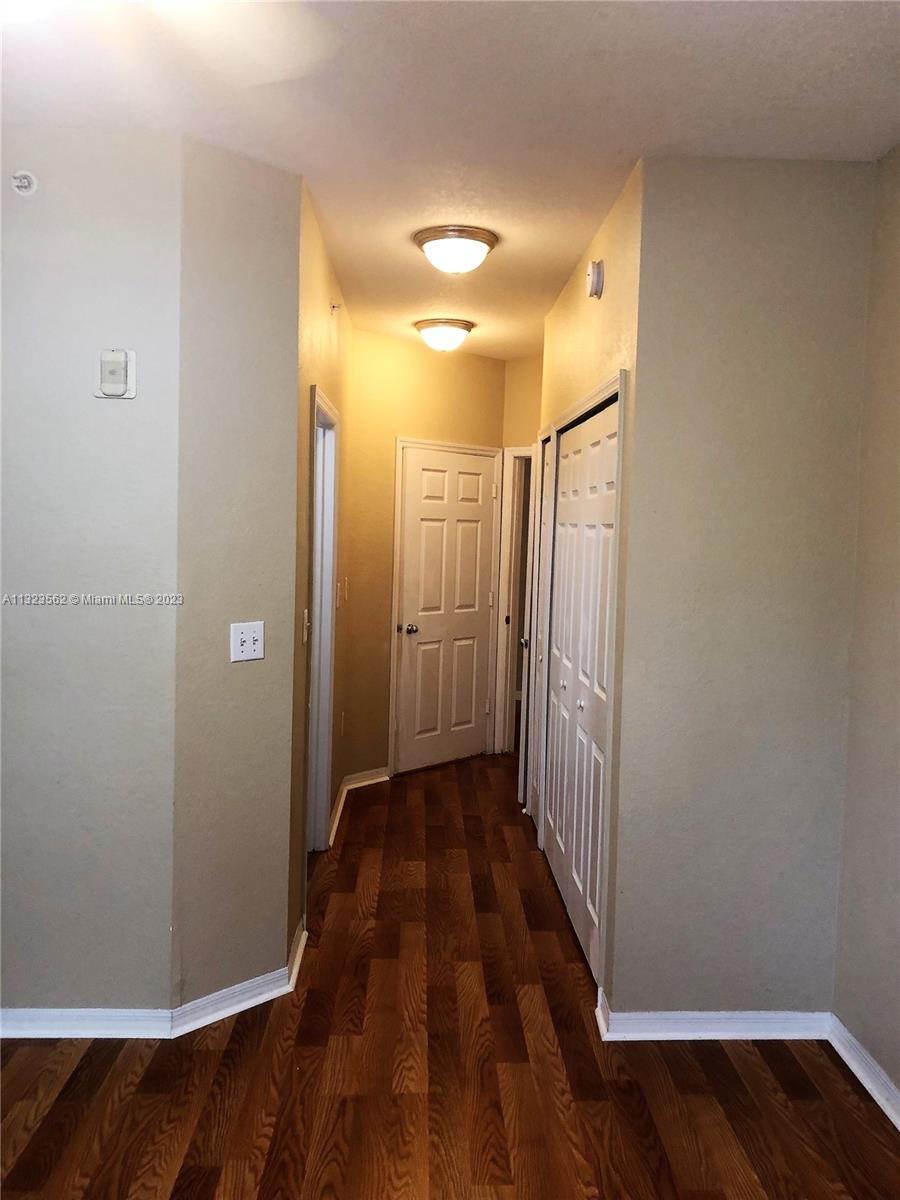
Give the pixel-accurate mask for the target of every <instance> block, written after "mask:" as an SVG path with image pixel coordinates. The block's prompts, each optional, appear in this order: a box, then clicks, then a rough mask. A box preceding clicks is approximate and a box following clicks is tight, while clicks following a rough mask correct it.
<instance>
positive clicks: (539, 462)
mask: <svg viewBox="0 0 900 1200" xmlns="http://www.w3.org/2000/svg"><path fill="white" fill-rule="evenodd" d="M548 444H550V449H551V459H550V467H549V469H548V471H547V475H546V478H545V477H544V451H545V449H546V447H547V445H548ZM532 479H533V481H534V495H533V498H532V504H533V507H534V518H535V519H534V535H533V542H532V548H531V553H532V564H533V566H532V573H531V635H530V636H531V641H532V643H533V646H532V649H534V650H535V651H536V650H537V639H536V632H535V631H536V630H537V629H538V627H540V628H541V630H542V632H543V644H544V649H545V650H546V645H547V629H548V628H549V625H547V628H545V627H544V626H545V624H546V622H545V618H546V613H545V611H544V605H545V604H546V600H547V598H548V595H549V592H548V589H547V586H546V583H545V584H544V586H543V587H542V580H541V564H542V562H543V555H544V547H543V544H542V538H541V517H542V515H543V507H544V496H545V494H548V493H549V494H550V495H553V494H554V490H555V479H556V476H555V471H554V465H553V457H552V444H551V431H550V429H549V427H548V428H546V429H542V430H541V431H540V432H539V433H538V440H537V443H536V445H535V465H534V468H533V471H532ZM549 536H550V539H551V541H550V547H551V549H552V538H553V513H552V512H551V514H550V521H549ZM551 562H552V558H548V564H549V563H551ZM538 667H539V663H538V659H537V656H536V654H532V655H531V656H530V659H529V673H530V674H529V680H528V721H529V738H530V741H531V744H532V745H537V743H538V741H540V740H543V746H542V747H541V748H540V749H539V751H538V755H537V759H536V762H537V764H538V767H539V769H538V772H537V774H538V779H537V796H538V807H537V808H536V809H535V808H534V807H533V805H532V803H531V784H532V780H531V775H530V772H529V771H528V769H527V767H526V772H525V777H524V782H523V787H524V792H525V798H526V803H525V811H526V813H527V814H528V816H530V817H531V820H532V822H533V823H534V827H535V832H536V834H537V840H538V846H539V847H540V848H541V849H542V850H543V848H544V828H543V802H544V771H541V770H540V763H541V760H542V759H543V760H544V763H543V765H544V768H545V769H546V754H547V723H546V721H547V713H546V710H547V697H546V689H542V690H541V691H540V692H539V691H538V679H537V677H538Z"/></svg>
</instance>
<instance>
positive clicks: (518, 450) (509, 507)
mask: <svg viewBox="0 0 900 1200" xmlns="http://www.w3.org/2000/svg"><path fill="white" fill-rule="evenodd" d="M522 462H529V463H531V477H530V480H529V485H528V528H527V531H526V541H525V560H524V562H522V563H521V564H520V569H521V570H522V571H524V573H525V580H526V592H525V633H524V636H525V637H526V638H528V636H529V633H530V628H529V627H530V620H529V617H530V613H529V608H530V599H531V597H530V593H529V587H528V585H529V584H530V582H531V554H532V544H531V542H532V535H533V529H534V527H533V521H534V511H533V507H532V505H533V498H534V447H533V446H511V447H506V448H504V451H503V480H502V483H501V485H500V576H499V578H500V584H499V587H498V589H497V596H498V601H497V621H496V624H497V675H496V681H495V687H494V745H495V747H496V749H497V751H498V752H499V753H501V754H502V753H504V752H505V751H511V750H512V745H511V741H514V739H515V734H513V738H512V739H511V738H510V736H509V733H510V713H509V706H508V700H509V697H510V695H511V693H512V688H511V687H510V679H511V673H512V662H513V653H512V652H513V647H514V639H513V628H512V625H511V624H510V625H507V624H506V616H507V614H509V613H510V612H511V608H512V604H513V600H512V583H513V571H514V567H515V565H516V563H515V557H514V555H515V552H516V550H517V547H518V546H520V545H521V536H520V537H519V538H516V536H515V535H516V533H518V534H519V535H521V532H522V530H521V526H520V525H518V513H519V505H520V504H521V501H522V497H523V495H524V492H525V487H524V479H523V475H524V472H523V471H522V470H521V469H520V468H519V464H520V463H522ZM517 615H518V614H517ZM528 669H529V667H528V659H527V657H526V660H525V662H524V663H523V668H522V707H523V709H524V707H525V705H526V704H527V692H528V683H527V680H528ZM520 774H521V772H520ZM519 799H520V802H521V796H520V797H519Z"/></svg>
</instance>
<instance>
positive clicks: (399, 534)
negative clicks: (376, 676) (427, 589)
mask: <svg viewBox="0 0 900 1200" xmlns="http://www.w3.org/2000/svg"><path fill="white" fill-rule="evenodd" d="M407 447H410V448H414V449H419V450H449V451H452V452H455V453H457V454H479V455H482V456H483V457H485V458H492V459H493V460H494V479H493V482H494V484H495V485H496V487H497V490H498V492H499V489H500V475H499V470H500V469H502V456H503V451H502V450H501V449H499V448H498V447H496V446H466V445H464V444H463V443H461V442H431V441H423V440H422V439H420V438H407V437H398V438H397V441H396V449H395V458H394V548H393V565H392V568H391V629H390V638H391V693H390V698H389V703H388V768H387V770H388V775H389V776H390V775H392V774H393V773H394V772H395V771H396V770H397V753H398V747H397V689H398V687H399V682H400V655H399V648H400V639H399V637H398V634H397V626H398V625H402V623H403V622H402V614H401V612H400V579H401V566H402V563H401V551H402V543H403V452H404V450H406V449H407ZM498 510H499V504H498V509H495V511H494V521H493V536H492V539H491V541H492V544H491V579H492V581H493V584H494V588H493V590H494V593H495V594H496V593H497V591H499V587H498V580H499V572H500V520H499V511H498ZM496 671H497V629H496V624H495V623H494V622H493V621H492V622H491V626H490V642H489V645H488V695H489V696H490V695H492V692H491V690H490V689H491V680H493V679H495V678H496ZM485 739H486V744H485V751H486V752H487V753H488V754H492V753H493V752H494V722H493V720H492V719H491V720H487V719H486V734H485Z"/></svg>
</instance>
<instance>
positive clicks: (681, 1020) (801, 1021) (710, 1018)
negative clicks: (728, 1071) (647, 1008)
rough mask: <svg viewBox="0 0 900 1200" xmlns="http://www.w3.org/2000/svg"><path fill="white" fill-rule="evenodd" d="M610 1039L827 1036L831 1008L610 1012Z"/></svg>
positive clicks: (607, 1039)
mask: <svg viewBox="0 0 900 1200" xmlns="http://www.w3.org/2000/svg"><path fill="white" fill-rule="evenodd" d="M607 1013H608V1017H607V1029H606V1033H605V1034H604V1037H605V1039H606V1041H608V1042H671V1041H700V1040H710V1039H715V1040H716V1041H719V1040H725V1041H728V1040H731V1041H745V1040H747V1039H750V1038H755V1039H762V1038H777V1039H781V1038H827V1037H828V1036H829V1034H830V1032H831V1013H828V1012H767V1011H761V1012H753V1011H750V1012H609V1010H608V1009H607Z"/></svg>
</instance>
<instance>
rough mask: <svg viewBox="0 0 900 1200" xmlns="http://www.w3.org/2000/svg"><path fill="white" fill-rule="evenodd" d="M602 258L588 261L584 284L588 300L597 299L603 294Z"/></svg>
mask: <svg viewBox="0 0 900 1200" xmlns="http://www.w3.org/2000/svg"><path fill="white" fill-rule="evenodd" d="M603 274H604V272H603V259H602V258H598V259H597V260H596V261H595V262H591V263H588V269H587V279H586V280H585V285H586V289H587V296H588V299H589V300H599V299H600V297H601V296H602V295H603Z"/></svg>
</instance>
